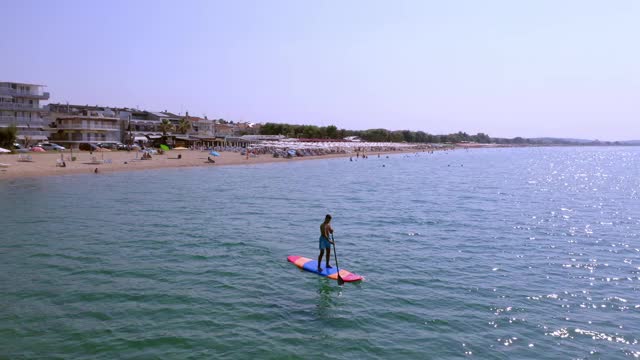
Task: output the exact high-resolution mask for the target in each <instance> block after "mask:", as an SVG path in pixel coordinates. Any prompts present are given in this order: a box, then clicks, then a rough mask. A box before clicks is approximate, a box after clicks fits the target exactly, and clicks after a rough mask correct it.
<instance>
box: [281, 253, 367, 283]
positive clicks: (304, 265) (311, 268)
mask: <svg viewBox="0 0 640 360" xmlns="http://www.w3.org/2000/svg"><path fill="white" fill-rule="evenodd" d="M287 260H288V261H289V262H290V263H293V264H294V265H295V266H297V267H299V268H300V269H302V270H305V271H308V272H312V273H314V274H318V275H320V276H324V277H327V278H329V279H333V280H338V271H337V270H336V267H335V264H333V268H331V269H326V268H325V267H324V266H322V271H321V272H318V261H317V260H311V259H309V258H306V257H302V256H297V255H290V256H287ZM340 277H341V278H342V280H344V282H354V281H360V280H362V279H364V278H363V277H362V276H360V275H358V274H354V273H352V272H350V271H348V270H345V269H340Z"/></svg>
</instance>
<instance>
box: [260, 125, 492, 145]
mask: <svg viewBox="0 0 640 360" xmlns="http://www.w3.org/2000/svg"><path fill="white" fill-rule="evenodd" d="M260 134H261V135H284V136H287V137H290V138H306V139H344V138H346V137H348V136H357V137H359V138H360V139H362V140H364V141H371V142H408V143H459V142H463V141H468V142H477V143H482V144H488V143H490V142H492V139H491V137H489V135H487V134H483V133H478V134H476V135H469V134H467V133H466V132H462V131H460V132H457V133H453V134H448V135H433V134H429V133H426V132H424V131H411V130H393V131H392V130H387V129H368V130H347V129H338V128H337V127H336V126H335V125H329V126H316V125H292V124H278V123H266V124H263V125H262V126H261V128H260Z"/></svg>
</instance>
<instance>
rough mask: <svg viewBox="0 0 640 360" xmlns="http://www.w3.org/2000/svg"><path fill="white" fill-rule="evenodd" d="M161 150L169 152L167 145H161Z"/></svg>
mask: <svg viewBox="0 0 640 360" xmlns="http://www.w3.org/2000/svg"><path fill="white" fill-rule="evenodd" d="M160 149H162V150H164V151H169V147H168V146H167V145H165V144H160Z"/></svg>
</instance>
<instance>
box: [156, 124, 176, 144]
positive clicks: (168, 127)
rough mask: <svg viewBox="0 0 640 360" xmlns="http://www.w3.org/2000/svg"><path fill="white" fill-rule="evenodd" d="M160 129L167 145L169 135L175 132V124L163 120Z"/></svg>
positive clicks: (163, 140)
mask: <svg viewBox="0 0 640 360" xmlns="http://www.w3.org/2000/svg"><path fill="white" fill-rule="evenodd" d="M158 128H159V129H160V131H161V132H162V142H163V143H165V144H166V143H167V133H169V132H172V131H173V124H171V121H169V120H167V119H162V122H161V123H160V125H159V126H158Z"/></svg>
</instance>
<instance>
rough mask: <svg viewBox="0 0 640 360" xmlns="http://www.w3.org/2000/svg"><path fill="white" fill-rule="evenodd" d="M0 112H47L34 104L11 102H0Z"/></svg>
mask: <svg viewBox="0 0 640 360" xmlns="http://www.w3.org/2000/svg"><path fill="white" fill-rule="evenodd" d="M0 110H11V111H47V108H45V107H43V106H38V105H35V104H20V103H12V102H0Z"/></svg>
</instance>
